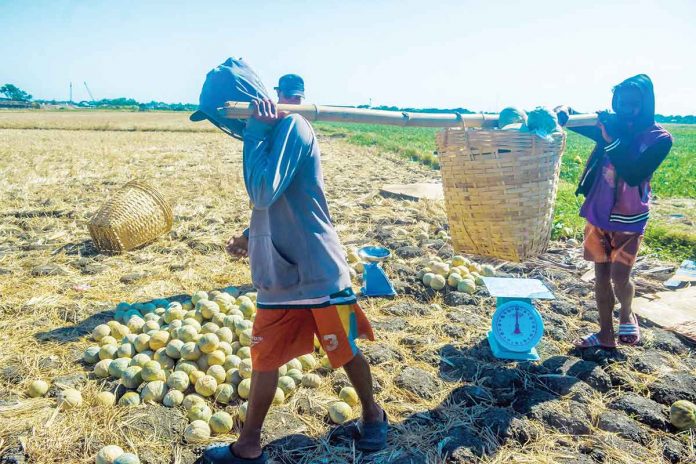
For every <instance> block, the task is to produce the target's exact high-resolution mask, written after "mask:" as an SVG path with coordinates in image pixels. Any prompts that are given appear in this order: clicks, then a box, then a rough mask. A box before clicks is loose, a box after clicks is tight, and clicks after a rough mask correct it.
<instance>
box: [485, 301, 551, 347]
mask: <svg viewBox="0 0 696 464" xmlns="http://www.w3.org/2000/svg"><path fill="white" fill-rule="evenodd" d="M543 334H544V322H543V321H542V319H541V315H540V314H539V312H538V311H537V310H536V308H534V306H532V305H530V304H529V303H526V302H524V301H508V302H507V303H504V304H502V305H500V306H499V307H498V309H496V311H495V314H494V315H493V336H494V337H495V339H496V341H497V342H498V343H499V344H500V345H501V346H502V347H503V348H505V349H506V350H509V351H517V352H527V351H529V350H531V349H532V348H534V346H536V344H537V343H539V340H541V336H542V335H543Z"/></svg>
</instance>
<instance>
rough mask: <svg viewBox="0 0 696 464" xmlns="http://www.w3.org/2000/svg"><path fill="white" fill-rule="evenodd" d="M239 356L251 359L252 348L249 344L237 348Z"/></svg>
mask: <svg viewBox="0 0 696 464" xmlns="http://www.w3.org/2000/svg"><path fill="white" fill-rule="evenodd" d="M237 356H239V357H240V358H242V360H244V359H249V358H251V348H249V347H248V346H242V347H240V348H239V349H238V350H237Z"/></svg>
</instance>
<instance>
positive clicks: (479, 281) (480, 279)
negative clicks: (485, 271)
mask: <svg viewBox="0 0 696 464" xmlns="http://www.w3.org/2000/svg"><path fill="white" fill-rule="evenodd" d="M471 277H472V278H473V279H474V283H476V285H484V281H483V277H481V275H480V274H479V273H478V272H472V273H471Z"/></svg>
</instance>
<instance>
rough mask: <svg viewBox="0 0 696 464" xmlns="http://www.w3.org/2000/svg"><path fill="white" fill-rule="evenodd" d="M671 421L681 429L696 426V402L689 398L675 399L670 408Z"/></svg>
mask: <svg viewBox="0 0 696 464" xmlns="http://www.w3.org/2000/svg"><path fill="white" fill-rule="evenodd" d="M669 421H670V422H671V423H672V425H673V426H675V427H676V428H678V429H679V430H688V429H693V428H696V404H694V403H692V402H691V401H687V400H679V401H675V402H674V404H672V407H671V408H670V410H669Z"/></svg>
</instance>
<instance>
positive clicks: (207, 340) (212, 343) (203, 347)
mask: <svg viewBox="0 0 696 464" xmlns="http://www.w3.org/2000/svg"><path fill="white" fill-rule="evenodd" d="M218 343H220V339H219V338H218V336H217V335H215V334H214V333H207V334H205V335H203V336H202V337H201V338H200V340H198V344H197V345H198V349H199V350H200V351H201V353H206V354H207V353H212V352H213V351H215V349H216V348H217V346H218Z"/></svg>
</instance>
